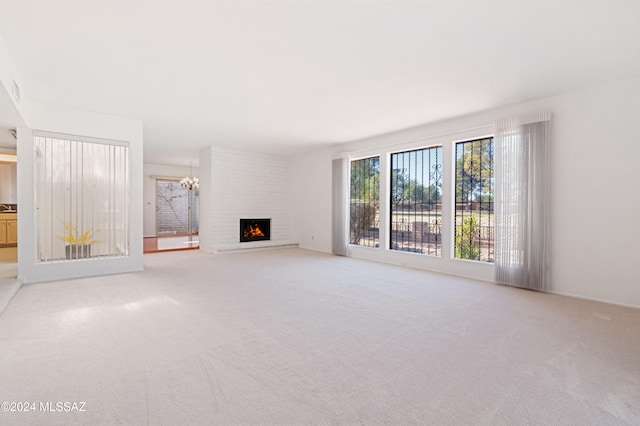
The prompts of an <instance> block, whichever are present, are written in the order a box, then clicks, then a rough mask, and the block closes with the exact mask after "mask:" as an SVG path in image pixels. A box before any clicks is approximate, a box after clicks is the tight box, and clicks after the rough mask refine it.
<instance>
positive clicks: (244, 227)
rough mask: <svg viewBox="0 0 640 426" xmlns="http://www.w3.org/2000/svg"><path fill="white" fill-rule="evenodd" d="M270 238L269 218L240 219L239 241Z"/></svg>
mask: <svg viewBox="0 0 640 426" xmlns="http://www.w3.org/2000/svg"><path fill="white" fill-rule="evenodd" d="M270 239H271V219H240V242H241V243H246V242H249V241H264V240H270Z"/></svg>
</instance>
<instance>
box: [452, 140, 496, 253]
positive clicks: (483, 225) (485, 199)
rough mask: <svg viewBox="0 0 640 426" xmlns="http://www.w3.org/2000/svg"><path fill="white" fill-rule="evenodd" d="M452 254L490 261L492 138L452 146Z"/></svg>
mask: <svg viewBox="0 0 640 426" xmlns="http://www.w3.org/2000/svg"><path fill="white" fill-rule="evenodd" d="M455 158H456V164H455V170H456V181H455V236H454V254H455V257H456V258H459V259H469V260H479V261H482V262H493V228H494V218H493V184H494V180H493V138H485V139H479V140H474V141H468V142H459V143H457V144H456V157H455Z"/></svg>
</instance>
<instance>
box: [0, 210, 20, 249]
mask: <svg viewBox="0 0 640 426" xmlns="http://www.w3.org/2000/svg"><path fill="white" fill-rule="evenodd" d="M16 244H18V215H17V214H15V213H0V245H16Z"/></svg>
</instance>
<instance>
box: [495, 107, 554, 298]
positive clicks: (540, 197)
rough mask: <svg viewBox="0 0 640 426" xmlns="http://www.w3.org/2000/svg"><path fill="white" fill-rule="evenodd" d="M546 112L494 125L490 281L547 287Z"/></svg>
mask: <svg viewBox="0 0 640 426" xmlns="http://www.w3.org/2000/svg"><path fill="white" fill-rule="evenodd" d="M550 130H551V112H549V111H543V112H541V113H537V114H532V115H530V116H519V117H511V118H506V119H503V120H499V121H498V122H497V123H496V136H495V148H494V149H495V161H496V165H495V191H496V192H495V203H496V204H495V221H496V222H495V226H496V229H495V266H496V281H497V282H499V283H501V284H508V285H512V286H516V287H523V288H529V289H533V290H541V291H544V290H547V289H548V287H549V283H548V278H547V268H548V255H549V250H548V233H549V232H548V227H549V220H548V212H549V201H548V198H549V182H550V179H549V172H550V164H549V142H550V133H551V132H550Z"/></svg>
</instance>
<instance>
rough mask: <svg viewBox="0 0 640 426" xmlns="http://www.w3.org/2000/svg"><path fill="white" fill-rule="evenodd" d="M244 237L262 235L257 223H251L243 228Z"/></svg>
mask: <svg viewBox="0 0 640 426" xmlns="http://www.w3.org/2000/svg"><path fill="white" fill-rule="evenodd" d="M244 237H245V238H247V237H264V232H262V230H261V229H260V227H259V226H258V225H257V224H253V225H249V226H248V227H246V228H245V230H244Z"/></svg>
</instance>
